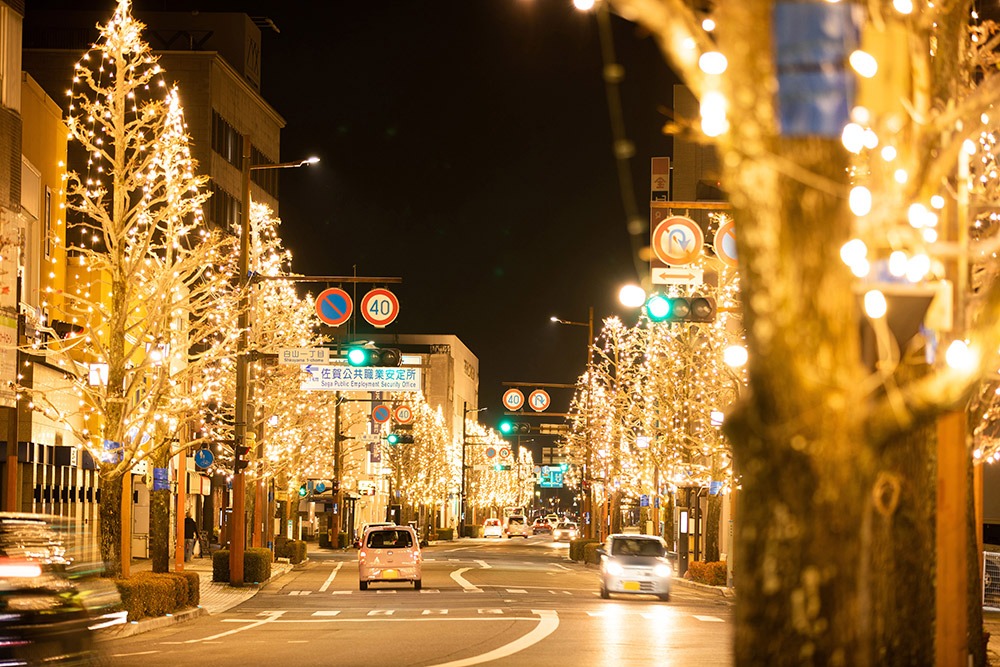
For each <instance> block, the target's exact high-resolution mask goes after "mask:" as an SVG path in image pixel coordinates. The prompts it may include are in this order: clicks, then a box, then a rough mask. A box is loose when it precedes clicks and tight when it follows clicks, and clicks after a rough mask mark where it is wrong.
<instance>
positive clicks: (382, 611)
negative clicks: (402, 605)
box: [368, 609, 396, 616]
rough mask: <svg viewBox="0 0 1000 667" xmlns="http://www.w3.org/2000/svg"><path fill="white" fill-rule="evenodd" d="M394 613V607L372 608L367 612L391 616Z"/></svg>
mask: <svg viewBox="0 0 1000 667" xmlns="http://www.w3.org/2000/svg"><path fill="white" fill-rule="evenodd" d="M395 613H396V610H395V609H372V610H371V611H370V612H368V615H369V616H392V615H393V614H395Z"/></svg>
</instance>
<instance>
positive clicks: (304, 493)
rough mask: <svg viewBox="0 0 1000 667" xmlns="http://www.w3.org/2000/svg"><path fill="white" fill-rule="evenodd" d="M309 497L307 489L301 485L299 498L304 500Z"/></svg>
mask: <svg viewBox="0 0 1000 667" xmlns="http://www.w3.org/2000/svg"><path fill="white" fill-rule="evenodd" d="M308 495H309V487H308V486H306V485H305V484H303V485H302V486H300V487H299V498H305V497H306V496H308Z"/></svg>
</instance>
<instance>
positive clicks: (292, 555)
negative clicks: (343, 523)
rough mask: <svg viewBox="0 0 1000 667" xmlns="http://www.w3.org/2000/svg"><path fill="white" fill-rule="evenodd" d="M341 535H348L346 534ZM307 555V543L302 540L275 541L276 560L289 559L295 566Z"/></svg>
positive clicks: (281, 539)
mask: <svg viewBox="0 0 1000 667" xmlns="http://www.w3.org/2000/svg"><path fill="white" fill-rule="evenodd" d="M341 534H342V535H346V533H341ZM338 542H339V538H338ZM307 553H308V550H307V549H306V543H305V542H304V541H302V540H289V539H288V538H280V539H278V540H275V541H274V556H275V557H276V558H287V559H288V560H289V562H291V563H293V564H294V563H301V562H302V561H304V560H305V559H306V554H307Z"/></svg>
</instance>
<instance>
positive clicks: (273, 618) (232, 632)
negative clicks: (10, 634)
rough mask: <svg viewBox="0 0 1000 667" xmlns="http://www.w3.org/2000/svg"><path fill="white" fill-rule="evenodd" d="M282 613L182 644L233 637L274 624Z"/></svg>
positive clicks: (278, 612) (277, 612)
mask: <svg viewBox="0 0 1000 667" xmlns="http://www.w3.org/2000/svg"><path fill="white" fill-rule="evenodd" d="M284 613H285V612H283V611H276V612H274V613H273V614H270V615H269V616H267V618H264V619H261V620H259V621H244V622H245V623H246V625H244V626H243V627H242V628H236V629H235V630H226V631H225V632H220V633H219V634H217V635H212V636H211V637H205V638H204V639H188V640H187V641H186V642H184V643H185V644H197V643H199V642H209V641H212V640H213V639H221V638H222V637H228V636H229V635H235V634H236V633H237V632H243V631H244V630H249V629H250V628H256V627H259V626H261V625H264V624H265V623H274V622H275V621H277V620H278V619H279V618H281V616H282V614H284ZM223 620H224V621H241V620H243V619H230V618H226V619H223Z"/></svg>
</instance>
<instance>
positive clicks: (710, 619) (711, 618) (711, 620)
mask: <svg viewBox="0 0 1000 667" xmlns="http://www.w3.org/2000/svg"><path fill="white" fill-rule="evenodd" d="M692 615H693V616H694V617H695V618H697V619H698V620H699V621H706V622H708V623H725V621H723V620H722V619H721V618H716V617H715V616H699V615H698V614H692Z"/></svg>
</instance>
